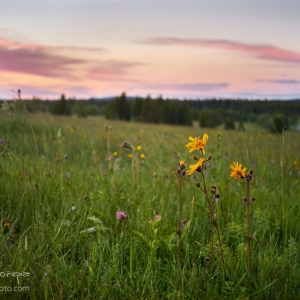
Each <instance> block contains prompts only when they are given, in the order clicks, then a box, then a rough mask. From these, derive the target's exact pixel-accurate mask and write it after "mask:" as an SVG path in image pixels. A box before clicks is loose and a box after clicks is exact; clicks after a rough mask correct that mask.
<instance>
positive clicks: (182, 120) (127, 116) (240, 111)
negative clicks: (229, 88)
mask: <svg viewBox="0 0 300 300" xmlns="http://www.w3.org/2000/svg"><path fill="white" fill-rule="evenodd" d="M21 102H22V105H24V104H25V105H26V108H27V110H28V111H30V112H38V111H44V112H50V113H52V114H57V115H71V114H76V115H78V116H79V117H87V116H90V115H103V116H105V117H106V118H107V119H118V120H123V121H135V122H146V123H161V124H174V125H175V124H177V125H186V126H190V125H192V123H193V122H194V121H197V122H199V125H200V126H201V127H205V128H215V127H218V126H220V125H223V126H224V128H225V129H239V130H244V122H253V123H257V124H258V125H259V126H261V127H264V128H266V129H268V130H270V131H272V132H281V131H282V128H283V127H285V126H287V127H289V126H290V125H295V124H297V122H298V119H299V116H300V101H296V100H295V101H292V100H289V101H287V100H286V101H279V100H277V101H276V100H272V101H271V100H265V101H262V100H245V99H234V100H230V99H206V100H178V99H163V98H162V97H161V96H159V97H157V98H152V97H151V96H147V97H146V98H142V97H127V96H126V94H125V93H122V94H121V95H120V96H118V97H115V98H112V99H104V100H103V99H102V100H99V99H89V100H83V99H78V100H76V99H66V97H65V95H64V94H62V95H61V97H60V99H59V100H57V101H45V100H39V99H34V100H30V101H29V100H28V101H26V100H25V101H24V100H22V101H21ZM15 103H16V105H18V101H17V102H16V101H15ZM2 106H3V105H2Z"/></svg>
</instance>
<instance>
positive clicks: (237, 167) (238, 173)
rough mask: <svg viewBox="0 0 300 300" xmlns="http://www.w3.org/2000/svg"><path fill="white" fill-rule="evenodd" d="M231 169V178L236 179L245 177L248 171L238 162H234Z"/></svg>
mask: <svg viewBox="0 0 300 300" xmlns="http://www.w3.org/2000/svg"><path fill="white" fill-rule="evenodd" d="M229 168H230V169H231V170H232V171H231V173H230V177H231V178H234V179H239V178H241V177H243V176H245V173H246V169H247V168H244V169H242V164H239V163H238V162H233V163H232V164H231V165H230V167H229Z"/></svg>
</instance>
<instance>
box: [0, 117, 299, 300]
mask: <svg viewBox="0 0 300 300" xmlns="http://www.w3.org/2000/svg"><path fill="white" fill-rule="evenodd" d="M0 128H1V129H0V178H1V185H0V198H1V202H0V203H1V210H0V211H1V237H0V238H1V261H0V264H1V269H0V277H1V278H0V281H1V291H0V298H1V299H37V300H40V299H46V300H47V299H300V251H299V249H300V222H299V217H300V211H299V198H300V197H299V196H300V189H299V177H300V159H299V152H300V139H299V137H300V133H298V132H290V131H288V132H286V133H285V134H270V133H268V132H265V131H260V130H259V129H257V128H256V127H254V126H250V127H247V126H246V131H244V132H243V131H235V130H234V131H224V130H222V129H218V130H211V129H207V130H206V129H204V128H199V127H198V126H196V125H195V126H193V127H180V126H167V125H151V124H142V123H133V122H121V121H111V120H105V119H103V118H100V117H88V118H77V117H73V116H72V117H60V116H53V115H50V114H46V113H45V114H42V113H40V114H29V113H21V114H20V113H9V112H2V113H1V115H0ZM204 133H206V134H207V135H208V140H207V143H206V144H205V157H208V155H209V154H211V159H210V160H207V161H206V162H205V165H203V166H202V167H203V168H202V169H201V172H198V171H199V169H198V170H197V171H195V172H193V173H192V174H191V175H188V174H187V173H188V172H187V171H188V169H189V165H192V164H194V163H195V161H193V158H192V155H197V156H199V157H200V156H202V153H201V151H193V152H192V153H189V149H188V148H187V147H186V146H185V145H186V144H187V143H188V142H189V139H188V138H189V137H190V136H192V137H200V138H202V137H203V135H204ZM124 141H126V142H127V144H125V147H124ZM122 145H123V147H121V146H122ZM194 159H195V157H194ZM182 160H185V162H183V161H182ZM180 162H181V163H180ZM233 162H239V163H241V164H242V165H243V168H244V167H246V168H247V172H248V170H250V169H252V170H253V173H251V174H253V178H252V179H251V181H249V184H250V191H249V193H250V194H249V196H251V197H254V198H255V201H254V199H253V198H251V205H250V200H249V199H250V198H249V197H248V199H246V200H245V199H244V198H245V197H246V193H247V189H246V187H247V184H246V180H244V179H234V178H231V177H230V172H231V169H230V168H229V166H230V165H231V164H232V163H233ZM180 164H181V165H180ZM203 176H205V177H203ZM204 178H205V182H206V186H204V185H203V179H204ZM211 186H214V187H216V191H217V194H218V195H219V196H220V197H218V199H216V197H215V195H216V194H215V193H214V192H208V193H207V194H208V196H207V194H205V193H204V192H203V191H206V189H205V187H207V190H208V191H209V190H211ZM212 190H214V188H213V189H212ZM206 192H207V191H206ZM247 201H248V202H249V205H247V203H246V202H247ZM211 205H213V207H214V210H213V214H212V211H211ZM247 207H248V208H249V211H248V212H249V215H248V219H247ZM248 230H249V231H248ZM249 233H250V234H249ZM250 241H251V244H250ZM249 248H250V250H251V252H250V253H249ZM178 250H179V251H178ZM249 254H250V256H249ZM249 257H251V260H250V261H249ZM250 266H251V271H250ZM4 287H6V290H4ZM8 287H12V288H13V287H28V289H27V290H25V291H24V290H23V291H21V288H20V289H19V291H18V292H17V291H8V290H7V289H8Z"/></svg>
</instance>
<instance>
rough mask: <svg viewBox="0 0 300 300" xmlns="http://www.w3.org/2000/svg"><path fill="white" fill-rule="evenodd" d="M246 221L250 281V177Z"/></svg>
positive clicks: (247, 180)
mask: <svg viewBox="0 0 300 300" xmlns="http://www.w3.org/2000/svg"><path fill="white" fill-rule="evenodd" d="M246 183H247V185H246V198H247V201H246V223H247V250H248V251H247V252H248V269H249V277H250V282H251V283H252V262H251V235H250V198H249V194H250V179H248V178H247V179H246Z"/></svg>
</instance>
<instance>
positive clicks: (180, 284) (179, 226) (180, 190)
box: [177, 174, 182, 291]
mask: <svg viewBox="0 0 300 300" xmlns="http://www.w3.org/2000/svg"><path fill="white" fill-rule="evenodd" d="M181 218H182V174H180V176H179V212H178V227H177V234H178V248H177V264H178V273H179V279H178V289H179V291H181V288H182V270H181V260H180V251H181V233H182V221H181Z"/></svg>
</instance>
